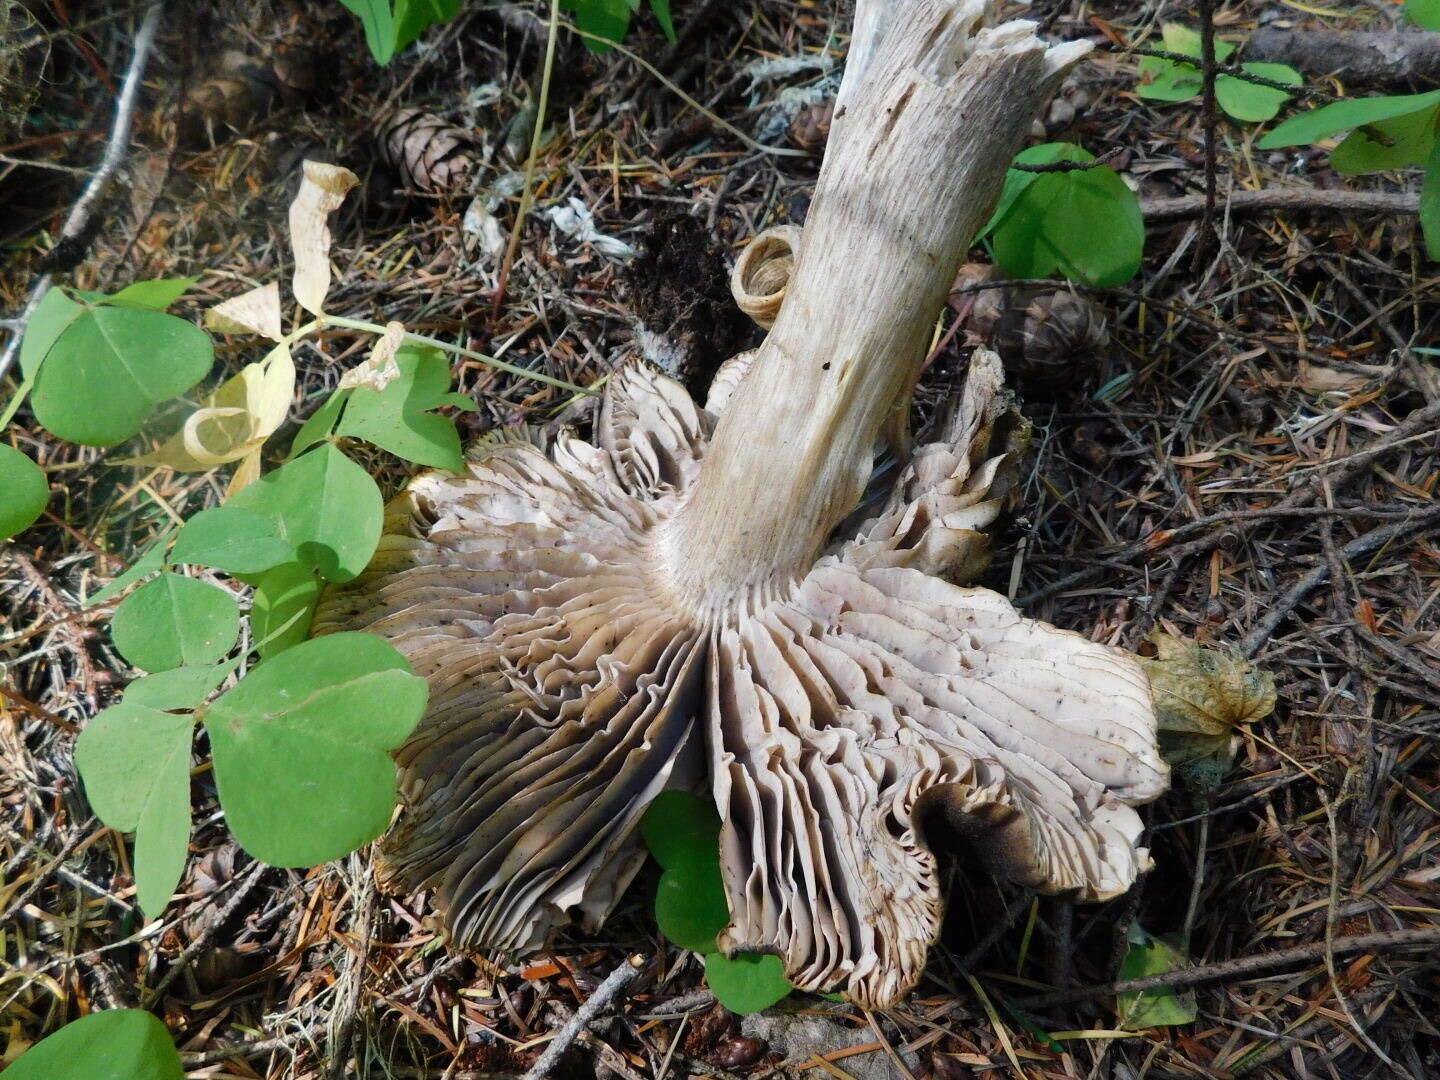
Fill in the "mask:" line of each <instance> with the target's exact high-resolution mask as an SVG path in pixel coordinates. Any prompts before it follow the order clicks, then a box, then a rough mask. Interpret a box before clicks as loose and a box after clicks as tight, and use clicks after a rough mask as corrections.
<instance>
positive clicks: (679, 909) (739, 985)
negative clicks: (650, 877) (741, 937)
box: [640, 791, 794, 1015]
mask: <svg viewBox="0 0 1440 1080" xmlns="http://www.w3.org/2000/svg"><path fill="white" fill-rule="evenodd" d="M640 834H641V836H643V837H644V838H645V843H646V844H647V845H649V848H650V854H651V855H653V856H654V857H655V861H656V862H658V863H659V864H660V866H661V868H662V869H663V870H664V873H662V874H661V875H660V884H659V887H658V888H657V889H656V892H655V921H656V922H657V923H658V924H659V925H660V932H661V933H662V934H664V935H665V936H666V937H667V938H668V939H669V940H670V941H672V942H674V943H675V944H676V945H679V946H680V947H681V948H682V949H690V950H692V951H693V952H698V953H700V954H701V955H702V956H704V958H705V979H706V981H707V982H708V983H709V984H710V989H711V990H713V991H714V993H715V997H716V1000H718V1001H719V1002H720V1004H722V1005H724V1006H725V1007H726V1008H727V1009H729V1010H730V1011H731V1012H733V1013H740V1014H741V1015H744V1014H746V1013H753V1012H759V1011H760V1010H761V1009H768V1008H769V1007H770V1006H771V1005H774V1004H775V1003H776V1002H777V1001H779V1000H780V999H781V998H783V997H785V995H787V994H788V993H790V991H791V990H792V989H794V988H793V987H792V986H791V985H790V982H789V980H788V979H786V978H785V968H784V965H782V964H781V962H780V958H779V957H778V956H771V955H769V954H756V953H742V954H739V955H737V956H733V957H729V956H726V955H725V954H724V953H722V952H720V951H719V950H718V949H717V948H716V947H715V944H716V943H715V939H716V937H717V936H718V935H719V933H720V931H721V930H723V929H725V924H726V923H728V922H729V921H730V907H729V904H728V903H727V902H726V900H725V885H724V882H723V880H722V879H721V876H720V818H719V815H717V814H716V813H715V807H714V806H713V805H712V804H711V803H708V802H706V801H704V800H702V799H698V798H696V797H695V796H694V795H691V794H689V793H688V792H684V791H665V792H661V793H660V795H658V796H657V797H656V799H655V801H654V802H652V803H651V804H650V806H649V807H648V808H647V809H646V811H645V814H644V816H643V817H642V818H641V819H640Z"/></svg>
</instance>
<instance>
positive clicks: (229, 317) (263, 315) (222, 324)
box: [205, 281, 282, 341]
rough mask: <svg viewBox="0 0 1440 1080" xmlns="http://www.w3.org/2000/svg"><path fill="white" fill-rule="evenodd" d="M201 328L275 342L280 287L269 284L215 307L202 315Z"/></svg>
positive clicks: (277, 334)
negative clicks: (265, 338)
mask: <svg viewBox="0 0 1440 1080" xmlns="http://www.w3.org/2000/svg"><path fill="white" fill-rule="evenodd" d="M205 329H206V330H213V331H215V332H216V333H219V334H259V335H261V336H262V337H267V338H269V339H270V340H271V341H279V340H280V338H281V336H282V333H281V330H280V286H279V285H276V284H275V282H273V281H272V282H270V283H269V284H268V285H261V286H260V287H259V288H258V289H251V290H250V291H249V292H243V293H241V294H240V295H239V296H232V297H231V298H230V299H229V300H226V301H223V302H222V303H219V304H216V305H215V306H214V307H212V308H211V309H210V310H209V311H207V312H205Z"/></svg>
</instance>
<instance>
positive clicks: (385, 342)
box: [339, 322, 405, 390]
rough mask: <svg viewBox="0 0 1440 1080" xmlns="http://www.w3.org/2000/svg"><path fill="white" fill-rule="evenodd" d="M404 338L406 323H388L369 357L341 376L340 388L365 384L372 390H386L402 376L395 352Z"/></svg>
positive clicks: (344, 388)
mask: <svg viewBox="0 0 1440 1080" xmlns="http://www.w3.org/2000/svg"><path fill="white" fill-rule="evenodd" d="M404 340H405V324H404V323H398V322H389V323H386V324H385V333H384V334H382V335H381V336H380V338H379V340H377V341H376V342H375V347H374V348H372V349H371V350H370V355H369V357H368V358H366V359H365V360H364V361H362V362H361V363H358V364H356V365H355V366H354V367H353V368H351V369H350V370H349V371H347V372H345V374H344V375H342V376H340V386H339V389H341V390H349V389H352V388H353V387H356V386H364V387H368V388H369V389H371V390H384V389H385V387H387V386H389V385H390V383H391V382H393V381H394V380H395V379H398V378H399V377H400V365H399V364H397V363H396V362H395V352H396V350H398V349H399V348H400V345H401V343H402V342H403V341H404Z"/></svg>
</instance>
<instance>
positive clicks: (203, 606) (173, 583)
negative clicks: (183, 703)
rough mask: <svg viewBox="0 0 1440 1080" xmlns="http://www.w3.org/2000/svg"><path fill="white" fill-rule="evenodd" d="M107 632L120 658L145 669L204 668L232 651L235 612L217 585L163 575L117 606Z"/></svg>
mask: <svg viewBox="0 0 1440 1080" xmlns="http://www.w3.org/2000/svg"><path fill="white" fill-rule="evenodd" d="M110 634H111V637H112V638H114V641H115V648H117V649H119V650H120V655H121V656H123V657H125V659H126V660H129V661H130V663H132V664H134V665H135V666H136V667H139V668H144V669H145V670H146V671H168V670H169V669H170V668H176V667H179V666H180V665H181V664H208V663H210V662H211V661H213V660H218V659H219V658H220V657H222V656H224V655H225V654H226V653H227V652H229V651H230V650H231V649H232V648H234V647H235V642H236V640H237V639H238V638H239V636H240V611H239V608H238V606H237V605H236V603H235V597H234V596H232V595H231V594H230V593H229V592H227V591H226V590H224V589H222V588H220V587H219V586H218V585H210V584H207V583H206V582H203V581H196V580H195V579H194V578H187V577H182V576H181V575H179V574H172V573H169V572H168V571H167V572H166V573H163V574H161V575H160V576H159V577H157V578H155V579H154V580H152V581H147V582H146V583H145V584H144V585H142V586H140V588H138V589H136V590H135V591H134V592H133V593H131V594H130V595H129V596H127V597H126V598H125V599H124V601H122V602H121V604H120V606H119V607H118V608H116V609H115V618H114V619H113V620H112V621H111V623H110Z"/></svg>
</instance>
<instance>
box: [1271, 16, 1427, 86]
mask: <svg viewBox="0 0 1440 1080" xmlns="http://www.w3.org/2000/svg"><path fill="white" fill-rule="evenodd" d="M1245 59H1246V60H1271V61H1278V62H1280V63H1285V64H1289V65H1291V66H1292V67H1297V68H1299V69H1300V70H1301V71H1303V72H1304V73H1305V74H1306V75H1313V76H1324V75H1334V76H1335V77H1336V78H1338V79H1340V80H1341V81H1342V82H1346V83H1351V84H1354V85H1357V86H1400V85H1409V84H1410V83H1433V82H1435V81H1436V80H1437V79H1440V33H1433V32H1431V31H1427V30H1391V31H1384V30H1378V31H1369V30H1294V29H1284V28H1281V27H1277V26H1265V27H1261V28H1260V29H1259V30H1256V31H1255V33H1253V34H1251V35H1250V39H1249V40H1248V41H1247V42H1246V44H1245Z"/></svg>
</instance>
